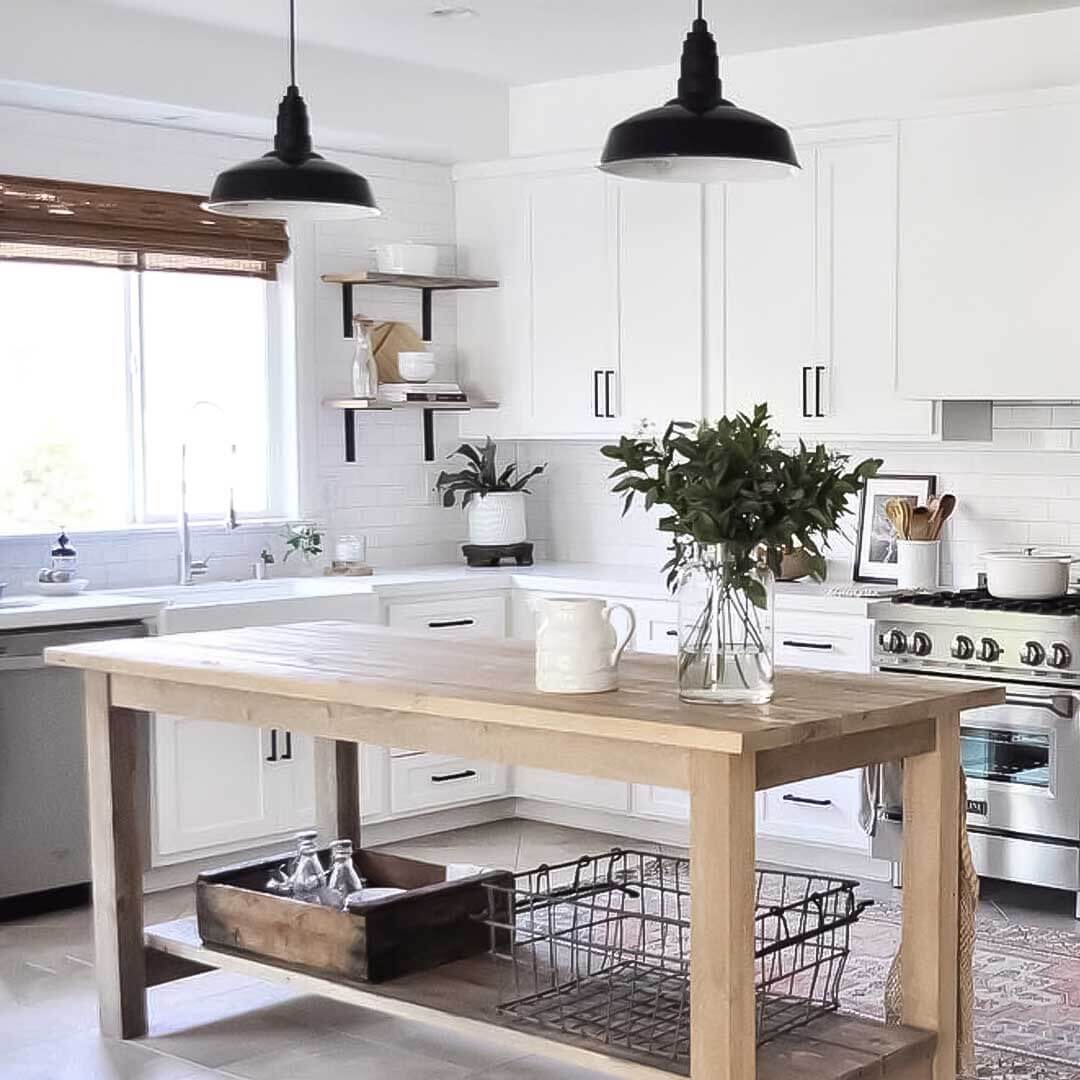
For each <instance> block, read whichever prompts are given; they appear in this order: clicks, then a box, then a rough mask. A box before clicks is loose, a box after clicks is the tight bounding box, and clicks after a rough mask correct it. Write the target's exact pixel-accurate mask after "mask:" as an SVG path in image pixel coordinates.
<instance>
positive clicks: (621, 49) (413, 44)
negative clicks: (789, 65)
mask: <svg viewBox="0 0 1080 1080" xmlns="http://www.w3.org/2000/svg"><path fill="white" fill-rule="evenodd" d="M105 2H107V3H110V4H112V5H114V6H117V7H126V8H132V9H138V10H142V11H145V12H149V13H153V14H157V15H166V16H170V17H182V18H184V19H190V20H194V21H197V22H201V23H206V24H210V25H217V26H222V27H228V28H230V29H233V30H247V31H252V32H254V33H258V34H270V35H275V36H277V35H284V33H285V32H286V25H287V11H288V3H287V0H183V3H182V4H178V3H177V2H176V0H105ZM1075 5H1076V0H705V11H706V17H707V18H708V19H709V20H710V25H711V26H712V29H713V31H714V33H715V34H716V37H717V40H718V42H719V44H720V48H721V51H722V52H727V53H739V52H752V51H756V50H760V49H769V48H777V47H781V46H785V45H800V44H809V43H812V42H818V41H834V40H838V39H841V38H850V37H861V36H863V35H867V34H879V33H888V32H892V31H898V30H913V29H917V28H920V27H926V26H937V25H944V24H947V23H957V22H965V21H968V20H971V19H990V18H996V17H999V16H1004V15H1017V14H1024V13H1028V12H1034V11H1046V10H1050V9H1053V8H1066V7H1073V6H1075ZM297 6H298V11H299V22H300V34H301V53H300V81H301V83H302V82H303V51H302V47H303V42H304V41H310V42H317V43H319V44H323V45H329V46H333V47H337V48H340V49H345V50H348V51H350V52H356V53H359V54H365V53H367V54H375V55H380V56H385V57H391V58H395V59H400V60H408V61H411V62H413V63H419V64H425V65H431V66H434V67H441V68H450V69H452V70H456V71H462V72H468V73H470V74H473V75H478V76H481V77H484V78H488V79H494V80H497V81H500V82H504V83H510V84H515V85H519V84H523V83H530V82H544V81H546V80H548V79H559V78H567V77H570V76H574V75H586V74H600V73H603V72H608V71H619V70H625V69H628V68H638V67H650V66H652V65H658V64H667V63H674V62H675V61H676V59H677V58H678V54H679V48H680V44H681V41H682V37H683V35H684V34H685V32H686V30H687V26H688V22H689V18H690V14H691V10H692V0H298V4H297ZM451 6H467V7H469V8H472V9H473V10H475V11H476V12H477V15H476V17H475V18H463V19H446V18H442V19H439V18H434V17H432V16H431V14H430V12H431V11H432V9H434V8H440V7H451Z"/></svg>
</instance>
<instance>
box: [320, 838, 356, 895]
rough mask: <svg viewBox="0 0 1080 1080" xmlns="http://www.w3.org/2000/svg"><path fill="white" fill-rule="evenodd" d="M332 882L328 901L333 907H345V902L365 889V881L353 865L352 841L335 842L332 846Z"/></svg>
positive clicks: (328, 883) (330, 881)
mask: <svg viewBox="0 0 1080 1080" xmlns="http://www.w3.org/2000/svg"><path fill="white" fill-rule="evenodd" d="M330 856H331V858H332V859H333V863H332V864H331V866H330V880H329V881H328V882H327V885H326V894H327V901H328V902H329V903H330V904H331V905H332V906H333V907H340V908H344V907H345V902H346V900H348V898H349V897H350V896H351V895H352V894H353V893H357V892H359V891H360V890H361V889H362V888H363V887H364V880H363V878H361V877H360V875H359V874H358V873H357V872H356V867H355V866H354V865H353V846H352V841H351V840H335V841H334V842H333V843H332V844H331V845H330Z"/></svg>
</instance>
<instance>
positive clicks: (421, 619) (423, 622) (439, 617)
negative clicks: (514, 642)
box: [386, 593, 506, 638]
mask: <svg viewBox="0 0 1080 1080" xmlns="http://www.w3.org/2000/svg"><path fill="white" fill-rule="evenodd" d="M386 622H387V625H388V626H392V627H394V628H395V629H397V630H409V631H411V632H413V633H419V634H430V635H432V636H434V637H448V638H462V637H505V636H506V597H505V596H504V595H503V594H502V593H499V594H497V595H492V596H467V595H466V596H448V597H442V598H435V599H430V600H391V601H389V602H388V603H387V605H386Z"/></svg>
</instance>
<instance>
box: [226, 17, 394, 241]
mask: <svg viewBox="0 0 1080 1080" xmlns="http://www.w3.org/2000/svg"><path fill="white" fill-rule="evenodd" d="M205 205H206V209H207V210H212V211H213V212H214V213H216V214H230V215H232V216H234V217H255V218H283V219H285V220H287V221H305V220H306V221H315V220H325V219H328V218H339V219H340V218H364V217H378V216H379V214H380V213H381V211H380V210H379V208H378V206H376V205H375V196H374V195H372V193H371V186H370V185H369V184H368V182H367V180H365V179H364V178H363V177H362V176H361V175H360V174H359V173H354V172H353V171H352V169H346V168H345V166H344V165H335V164H334V163H333V162H332V161H327V160H326V159H325V158H323V157H322V156H321V155H319V154H316V153H315V152H314V151H313V150H312V149H311V126H310V124H309V122H308V113H307V105H305V104H304V99H303V98H302V97H301V96H300V91H299V89H297V86H296V0H289V85H288V88H287V89H286V91H285V96H284V97H283V98H282V99H281V104H280V105H279V106H278V115H277V133H276V134H275V135H274V149H273V150H271V151H270V153H268V154H264V155H263V156H262V157H260V158H255V159H254V160H253V161H245V162H243V164H241V165H234V166H233V167H232V168H231V169H226V170H225V171H224V172H223V173H221V174H220V175H219V176H218V178H217V179H216V180H215V181H214V189H213V191H211V192H210V198H209V199H208V200H207V202H206V204H205Z"/></svg>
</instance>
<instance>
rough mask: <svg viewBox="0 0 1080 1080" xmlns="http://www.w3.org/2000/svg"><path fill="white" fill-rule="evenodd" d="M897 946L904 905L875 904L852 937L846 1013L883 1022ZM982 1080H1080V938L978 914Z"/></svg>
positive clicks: (987, 910)
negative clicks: (885, 987)
mask: <svg viewBox="0 0 1080 1080" xmlns="http://www.w3.org/2000/svg"><path fill="white" fill-rule="evenodd" d="M899 940H900V905H899V904H896V903H892V902H889V901H886V902H878V903H877V904H875V905H874V906H873V907H871V908H869V909H867V911H866V912H864V914H863V915H862V917H861V919H860V920H859V922H857V923H856V924H855V926H854V928H853V930H852V941H851V957H850V959H849V961H848V967H847V969H846V971H845V973H844V981H843V987H842V992H841V1001H842V1006H841V1007H842V1008H843V1009H844V1010H845V1011H847V1012H854V1013H858V1014H859V1015H861V1016H866V1017H873V1018H875V1019H880V1018H881V1017H882V1015H883V1006H882V998H883V993H884V986H885V977H886V975H887V974H888V971H889V965H890V963H891V962H892V957H893V954H894V953H895V951H896V947H897V944H898V943H899ZM975 1041H976V1049H977V1057H978V1072H977V1074H976V1075H977V1077H978V1078H979V1080H983V1078H985V1080H1080V930H1078V931H1077V932H1072V931H1067V930H1060V929H1049V928H1043V927H1037V926H1022V925H1019V924H1017V923H1016V922H1014V921H1012V920H1011V919H1008V918H1006V917H1005V916H1004V915H1002V914H1000V913H999V912H997V911H995V910H994V909H993V908H992V907H988V906H987V905H983V906H982V907H981V908H980V909H979V915H978V923H977V937H976V946H975Z"/></svg>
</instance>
